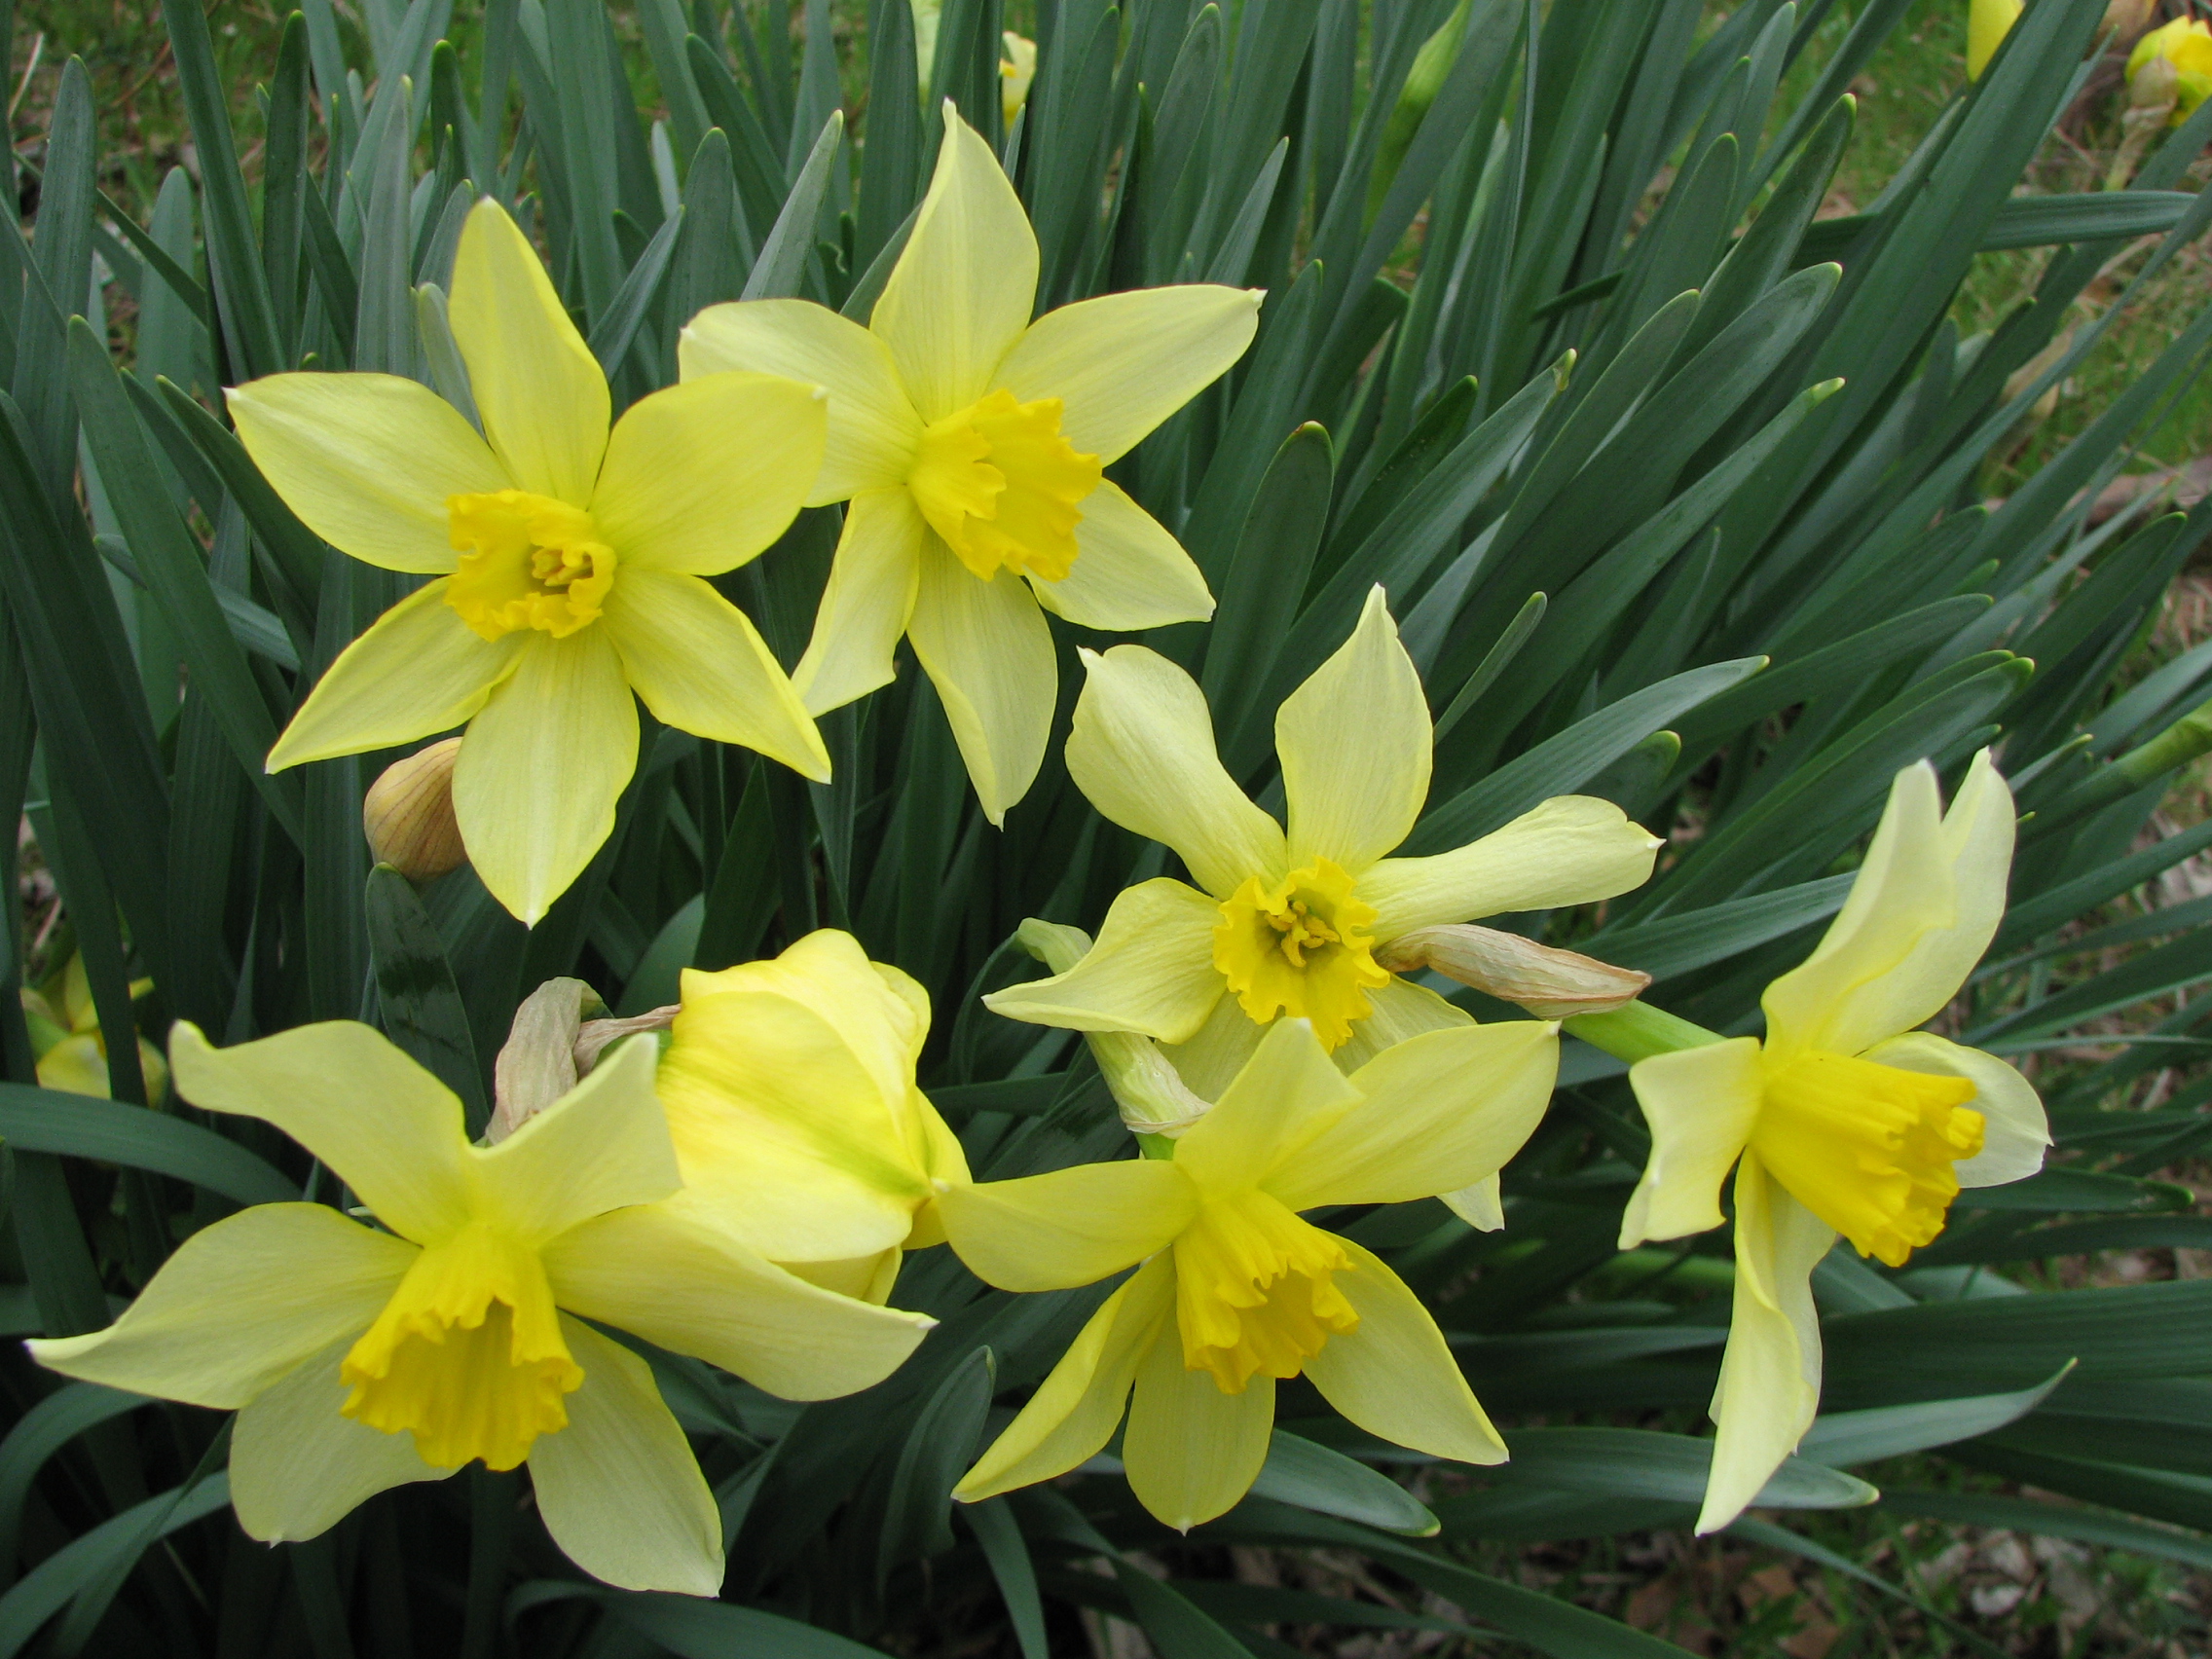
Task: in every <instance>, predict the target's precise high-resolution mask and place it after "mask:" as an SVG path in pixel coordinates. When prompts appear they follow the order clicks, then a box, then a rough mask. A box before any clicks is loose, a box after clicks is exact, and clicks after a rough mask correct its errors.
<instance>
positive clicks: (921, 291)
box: [868, 100, 1037, 422]
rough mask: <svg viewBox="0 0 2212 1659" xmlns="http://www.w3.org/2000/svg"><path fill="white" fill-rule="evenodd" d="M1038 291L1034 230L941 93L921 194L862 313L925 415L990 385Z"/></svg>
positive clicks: (941, 413) (969, 399)
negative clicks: (934, 144) (938, 131)
mask: <svg viewBox="0 0 2212 1659" xmlns="http://www.w3.org/2000/svg"><path fill="white" fill-rule="evenodd" d="M1036 299H1037V238H1036V236H1035V235H1034V234H1033V233H1032V232H1031V231H1030V229H1029V219H1028V216H1027V215H1026V214H1024V213H1023V212H1022V210H1021V201H1020V198H1018V197H1016V196H1015V195H1014V186H1013V185H1011V184H1009V183H1008V182H1007V176H1006V174H1005V173H1004V172H1003V171H1001V170H1000V168H999V161H998V157H996V156H994V155H993V154H991V147H990V145H988V144H987V143H985V142H984V141H983V137H982V135H981V134H980V133H978V132H977V130H976V129H974V128H972V127H970V126H969V125H968V124H967V123H966V122H965V121H962V120H961V119H960V116H959V114H958V112H957V111H955V110H954V109H953V108H952V107H951V105H950V102H949V100H948V101H947V103H946V105H945V113H944V142H943V144H942V145H941V146H940V149H939V150H938V155H937V171H936V173H935V175H934V176H932V178H931V179H930V188H929V193H928V194H927V195H925V196H924V197H923V198H922V205H921V209H920V211H919V212H918V213H917V214H916V215H915V218H914V231H913V235H911V236H910V237H908V238H907V239H906V248H905V251H904V252H903V253H902V254H901V255H900V256H899V263H898V264H897V265H896V266H894V267H893V268H892V272H891V277H890V279H889V280H888V281H886V282H885V283H884V285H883V297H882V298H881V299H879V300H877V301H876V302H875V313H874V315H873V316H871V317H870V318H869V319H868V327H869V328H870V329H871V330H872V331H873V332H874V333H875V335H876V337H877V338H878V339H880V340H881V341H882V342H883V343H884V344H885V345H886V346H888V347H889V348H890V349H891V356H892V360H893V361H894V362H896V363H897V364H898V366H899V378H900V380H901V381H902V382H903V385H904V387H905V389H906V395H907V396H908V397H909V398H911V399H912V401H913V405H914V408H915V411H916V413H918V414H919V415H920V416H921V418H922V419H923V420H924V421H925V422H928V421H941V420H943V419H944V418H945V417H946V416H947V415H950V414H952V413H954V412H955V411H956V410H960V409H965V408H966V407H967V406H968V405H969V404H971V403H974V402H975V401H976V400H977V398H979V397H981V396H982V395H983V393H985V392H986V391H989V390H990V389H991V388H992V387H993V385H994V384H995V377H996V375H997V373H998V367H999V363H1000V361H1001V360H1002V359H1003V358H1004V357H1005V356H1006V354H1007V350H1008V349H1009V348H1011V347H1012V346H1013V345H1014V342H1015V341H1016V340H1018V339H1020V338H1021V334H1022V330H1024V329H1025V328H1027V327H1028V326H1029V313H1030V309H1031V307H1032V306H1033V305H1034V304H1035V303H1036Z"/></svg>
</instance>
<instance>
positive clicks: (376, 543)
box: [224, 374, 514, 575]
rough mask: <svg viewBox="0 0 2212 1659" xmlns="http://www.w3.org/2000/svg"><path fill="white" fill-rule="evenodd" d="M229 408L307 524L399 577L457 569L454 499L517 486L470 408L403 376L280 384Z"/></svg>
mask: <svg viewBox="0 0 2212 1659" xmlns="http://www.w3.org/2000/svg"><path fill="white" fill-rule="evenodd" d="M224 399H225V401H226V402H228V403H229V405H230V410H231V419H232V421H233V422H234V423H236V424H237V425H238V429H239V439H240V442H241V443H243V444H244V445H245V447H246V453H247V454H248V455H250V456H252V457H253V463H254V464H255V465H256V466H258V467H260V468H261V472H262V476H263V477H265V478H267V479H268V480H269V482H270V484H271V486H272V487H273V488H274V489H275V490H276V494H277V495H279V496H281V497H282V498H284V504H285V505H286V506H288V507H290V508H291V509H292V511H293V512H295V513H297V514H299V516H300V521H301V522H302V523H303V524H305V525H306V526H307V527H308V528H309V529H310V530H312V531H313V532H314V533H315V535H319V536H321V537H322V538H323V540H325V541H327V542H329V543H330V544H331V546H333V547H335V548H337V549H338V550H339V551H340V552H341V553H350V554H351V555H352V556H353V557H354V558H356V559H359V560H361V561H362V562H364V563H366V564H370V565H381V566H383V567H384V568H385V569H386V570H387V571H422V572H423V573H424V574H426V575H440V574H443V573H445V572H447V571H451V570H453V568H454V566H455V564H456V562H457V561H458V559H459V557H460V556H459V555H458V554H456V553H455V552H454V549H453V541H452V539H451V535H450V533H449V529H448V515H447V512H446V498H448V497H451V496H476V495H489V494H492V493H493V492H495V491H498V490H506V489H511V488H512V487H513V484H514V480H512V479H511V478H509V477H508V476H507V473H506V468H504V467H503V466H501V465H500V464H499V461H498V458H497V457H496V456H494V455H493V454H492V451H491V448H490V447H489V446H488V445H487V444H486V443H485V442H484V440H483V439H482V438H480V437H478V436H477V435H476V428H475V427H474V426H471V425H470V424H468V422H467V421H466V420H465V419H463V418H462V416H461V411H460V410H458V409H456V408H455V407H454V406H453V405H452V404H450V403H448V402H447V401H446V400H445V399H444V398H442V397H440V396H439V395H438V394H437V393H436V392H434V391H432V390H431V389H430V388H429V387H426V386H422V385H420V384H418V383H417V382H415V381H411V380H402V379H401V378H400V377H399V376H397V375H369V374H352V375H313V374H300V375H270V376H268V377H267V378H266V379H263V380H257V381H250V382H248V383H247V384H246V385H244V386H240V387H232V388H231V389H230V390H229V391H227V392H225V393H224Z"/></svg>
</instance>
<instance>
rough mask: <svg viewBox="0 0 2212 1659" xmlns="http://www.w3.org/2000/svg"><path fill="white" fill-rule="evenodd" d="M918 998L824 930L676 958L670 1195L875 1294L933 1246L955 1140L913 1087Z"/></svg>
mask: <svg viewBox="0 0 2212 1659" xmlns="http://www.w3.org/2000/svg"><path fill="white" fill-rule="evenodd" d="M929 1029H930V1004H929V994H928V993H927V992H926V991H924V990H923V989H922V987H921V986H919V985H917V984H916V983H915V982H914V981H913V980H912V979H910V978H908V977H906V976H905V975H904V974H902V973H901V972H900V971H899V970H898V969H896V968H892V967H888V966H886V965H884V964H883V963H880V962H870V961H869V960H868V958H867V953H866V951H865V950H863V949H862V948H861V945H860V941H859V940H856V939H854V938H853V936H852V935H850V934H846V933H838V932H835V931H833V930H831V929H828V928H825V929H823V930H822V931H821V932H819V933H812V934H809V935H807V936H806V937H805V938H804V939H802V940H799V941H798V942H797V943H795V944H793V946H791V948H789V949H788V950H786V951H785V952H784V953H783V955H781V956H779V957H777V958H776V959H775V960H773V961H769V962H747V963H743V964H741V965H739V966H738V967H735V968H726V969H724V970H722V971H721V972H720V973H717V974H704V973H700V972H699V971H698V970H696V969H686V970H685V971H684V974H683V977H682V1010H681V1012H680V1013H678V1014H677V1015H676V1019H675V1023H674V1024H673V1025H672V1026H671V1027H670V1031H669V1039H670V1040H669V1045H668V1051H667V1053H666V1054H665V1055H663V1056H662V1059H661V1064H660V1094H661V1100H662V1102H663V1103H664V1105H665V1106H666V1108H667V1112H668V1124H669V1131H670V1133H671V1135H672V1136H673V1137H674V1139H675V1143H676V1156H677V1161H678V1162H679V1163H680V1164H681V1166H682V1171H683V1180H684V1192H683V1196H682V1198H681V1199H680V1200H678V1201H679V1203H680V1205H681V1206H682V1207H683V1208H685V1209H686V1210H687V1211H690V1212H691V1213H696V1214H697V1215H699V1216H701V1217H702V1218H703V1219H706V1220H709V1221H711V1222H712V1223H713V1224H715V1225H717V1226H719V1227H722V1228H724V1229H726V1230H728V1231H729V1232H730V1233H731V1234H733V1235H735V1236H736V1237H738V1238H739V1239H741V1240H742V1241H743V1242H744V1243H745V1244H746V1245H748V1246H749V1247H750V1248H752V1249H754V1250H756V1251H758V1252H760V1253H761V1254H762V1255H765V1256H768V1257H771V1258H772V1259H774V1260H775V1261H776V1262H778V1263H781V1264H783V1265H785V1266H787V1267H789V1268H790V1269H791V1271H792V1272H796V1273H800V1274H802V1275H804V1276H805V1277H807V1278H809V1279H812V1280H814V1281H816V1282H817V1283H823V1284H828V1285H830V1286H832V1287H833V1288H835V1289H838V1290H843V1291H847V1292H849V1293H851V1294H854V1295H859V1296H865V1297H866V1298H867V1299H868V1300H870V1301H874V1302H880V1301H882V1300H883V1299H884V1298H885V1297H886V1296H888V1295H889V1294H890V1290H891V1283H892V1280H893V1279H894V1278H895V1277H896V1276H897V1274H898V1272H899V1258H900V1253H901V1252H902V1251H903V1250H919V1249H922V1248H924V1247H926V1246H928V1245H931V1244H936V1243H939V1242H940V1241H941V1240H942V1239H943V1237H944V1234H943V1231H942V1229H941V1228H940V1226H939V1223H938V1218H937V1211H936V1208H935V1205H934V1201H933V1200H934V1199H935V1198H936V1196H937V1194H938V1193H939V1192H940V1190H941V1189H942V1187H943V1186H944V1185H945V1184H947V1183H965V1182H966V1181H967V1179H968V1162H967V1159H966V1158H965V1157H964V1156H963V1154H962V1153H961V1150H960V1141H959V1139H958V1137H956V1136H955V1135H954V1134H953V1132H952V1131H951V1129H949V1128H948V1127H946V1126H945V1123H944V1120H943V1119H942V1118H940V1117H939V1116H938V1112H937V1108H936V1107H934V1106H932V1105H931V1104H930V1102H929V1097H928V1096H927V1095H925V1094H923V1093H922V1091H921V1090H920V1089H919V1088H916V1087H915V1085H914V1062H915V1060H916V1059H917V1058H918V1057H919V1056H920V1054H921V1051H922V1044H923V1042H924V1041H925V1040H926V1039H927V1038H928V1036H929Z"/></svg>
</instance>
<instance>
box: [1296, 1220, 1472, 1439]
mask: <svg viewBox="0 0 2212 1659" xmlns="http://www.w3.org/2000/svg"><path fill="white" fill-rule="evenodd" d="M1332 1236H1334V1235H1332ZM1337 1242H1338V1244H1340V1245H1341V1246H1342V1247H1343V1249H1344V1252H1345V1254H1346V1255H1347V1256H1349V1257H1350V1258H1351V1260H1352V1271H1351V1272H1348V1273H1338V1274H1337V1275H1336V1277H1335V1278H1334V1279H1333V1280H1332V1281H1331V1282H1333V1283H1334V1284H1335V1286H1336V1287H1337V1289H1339V1290H1341V1291H1342V1292H1344V1295H1345V1299H1346V1301H1348V1302H1349V1303H1350V1304H1351V1306H1352V1310H1353V1311H1354V1312H1356V1313H1357V1314H1358V1315H1359V1328H1358V1329H1357V1330H1355V1331H1352V1332H1350V1333H1349V1334H1348V1335H1345V1336H1334V1337H1331V1338H1330V1339H1329V1341H1328V1343H1327V1344H1326V1345H1325V1346H1323V1347H1322V1349H1321V1351H1320V1352H1319V1353H1317V1354H1315V1355H1314V1356H1313V1357H1312V1358H1311V1359H1309V1360H1308V1361H1307V1362H1306V1372H1305V1375H1306V1376H1307V1378H1308V1379H1309V1381H1310V1382H1311V1383H1312V1384H1313V1386H1314V1387H1316V1388H1318V1389H1320V1390H1321V1396H1322V1398H1324V1399H1325V1400H1327V1401H1328V1402H1329V1404H1330V1405H1332V1406H1334V1407H1336V1408H1337V1410H1338V1411H1340V1412H1342V1413H1343V1414H1344V1415H1345V1416H1346V1418H1347V1419H1350V1420H1351V1421H1352V1422H1355V1423H1357V1424H1358V1425H1359V1426H1360V1427H1361V1428H1364V1429H1366V1430H1367V1432H1368V1433H1370V1434H1374V1435H1380V1436H1381V1437H1382V1438H1383V1439H1384V1440H1387V1441H1389V1442H1390V1443H1391V1444H1393V1445H1396V1446H1406V1447H1411V1448H1412V1449H1413V1450H1414V1451H1416V1452H1426V1453H1427V1454H1428V1455H1429V1456H1432V1457H1450V1458H1453V1459H1455V1460H1456V1461H1458V1462H1461V1463H1502V1462H1504V1461H1505V1442H1504V1441H1502V1440H1500V1439H1499V1438H1498V1435H1497V1430H1496V1429H1494V1428H1493V1427H1492V1426H1491V1420H1490V1419H1489V1418H1488V1417H1487V1416H1485V1415H1484V1413H1483V1409H1482V1407H1481V1406H1480V1405H1478V1404H1476V1402H1475V1396H1474V1392H1473V1390H1472V1389H1470V1388H1469V1387H1468V1386H1467V1379H1466V1376H1465V1374H1464V1373H1462V1372H1461V1371H1460V1369H1459V1362H1458V1361H1457V1360H1456V1359H1454V1358H1453V1357H1452V1350H1451V1348H1450V1347H1449V1346H1446V1344H1445V1341H1444V1333H1443V1332H1441V1331H1439V1330H1438V1329H1437V1328H1436V1321H1435V1319H1434V1318H1432V1317H1431V1316H1430V1315H1429V1311H1428V1309H1426V1308H1424V1307H1422V1306H1421V1302H1420V1298H1419V1297H1418V1296H1416V1295H1415V1294H1414V1293H1413V1292H1412V1291H1411V1290H1408V1289H1407V1288H1406V1285H1405V1281H1404V1280H1403V1279H1401V1278H1399V1277H1398V1275H1397V1274H1396V1273H1394V1272H1391V1271H1390V1270H1389V1269H1388V1268H1387V1267H1385V1266H1384V1265H1383V1262H1382V1261H1381V1260H1380V1259H1379V1258H1378V1257H1376V1256H1375V1255H1373V1254H1372V1253H1371V1252H1369V1251H1367V1250H1363V1249H1361V1248H1360V1247H1359V1246H1358V1245H1357V1244H1354V1243H1353V1242H1352V1241H1351V1240H1350V1239H1348V1238H1338V1239H1337Z"/></svg>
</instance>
